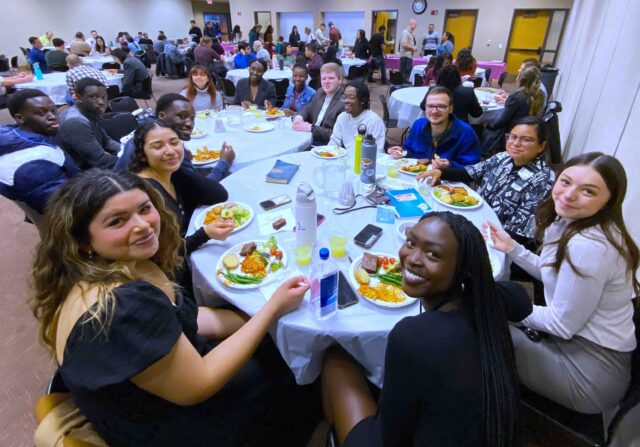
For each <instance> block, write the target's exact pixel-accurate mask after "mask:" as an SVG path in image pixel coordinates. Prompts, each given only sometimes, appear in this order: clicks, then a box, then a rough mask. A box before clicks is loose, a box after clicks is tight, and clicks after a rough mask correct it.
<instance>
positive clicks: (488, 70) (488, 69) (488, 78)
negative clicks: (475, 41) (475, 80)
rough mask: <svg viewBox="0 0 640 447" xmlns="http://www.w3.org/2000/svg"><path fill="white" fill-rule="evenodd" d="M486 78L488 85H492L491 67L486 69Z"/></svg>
mask: <svg viewBox="0 0 640 447" xmlns="http://www.w3.org/2000/svg"><path fill="white" fill-rule="evenodd" d="M484 80H485V81H487V85H488V86H489V87H491V67H487V68H485V69H484Z"/></svg>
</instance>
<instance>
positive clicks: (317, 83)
mask: <svg viewBox="0 0 640 447" xmlns="http://www.w3.org/2000/svg"><path fill="white" fill-rule="evenodd" d="M309 87H311V88H312V89H314V90H318V89H319V88H320V87H322V84H321V83H320V78H314V79H312V80H310V81H309Z"/></svg>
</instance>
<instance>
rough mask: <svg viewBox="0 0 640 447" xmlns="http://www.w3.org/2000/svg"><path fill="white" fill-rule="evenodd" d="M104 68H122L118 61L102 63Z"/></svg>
mask: <svg viewBox="0 0 640 447" xmlns="http://www.w3.org/2000/svg"><path fill="white" fill-rule="evenodd" d="M102 69H103V70H120V64H118V63H116V62H105V63H103V64H102Z"/></svg>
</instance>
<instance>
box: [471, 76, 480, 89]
mask: <svg viewBox="0 0 640 447" xmlns="http://www.w3.org/2000/svg"><path fill="white" fill-rule="evenodd" d="M469 80H470V81H471V82H473V88H478V87H482V78H480V77H478V76H475V77H473V78H470V79H469Z"/></svg>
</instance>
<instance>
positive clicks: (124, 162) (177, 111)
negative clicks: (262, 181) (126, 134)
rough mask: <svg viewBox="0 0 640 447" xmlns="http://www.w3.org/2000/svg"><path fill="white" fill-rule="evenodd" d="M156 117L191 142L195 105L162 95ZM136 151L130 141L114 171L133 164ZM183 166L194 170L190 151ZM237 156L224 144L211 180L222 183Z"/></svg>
mask: <svg viewBox="0 0 640 447" xmlns="http://www.w3.org/2000/svg"><path fill="white" fill-rule="evenodd" d="M156 117H157V119H159V120H162V121H164V122H165V123H167V124H168V125H169V126H171V128H172V129H173V130H174V131H175V132H176V133H177V134H178V138H180V140H182V141H189V140H191V131H192V130H193V127H194V123H195V118H196V112H195V110H194V108H193V104H191V102H190V101H189V100H188V99H187V98H185V97H184V96H182V95H179V94H177V93H167V94H166V95H162V96H161V97H160V98H159V99H158V102H157V103H156ZM133 151H134V141H133V138H132V139H130V140H129V141H128V142H127V144H126V145H125V147H124V151H123V153H122V156H121V157H120V159H119V160H118V161H117V162H116V165H115V166H114V169H116V170H123V169H124V170H126V169H128V168H129V163H130V162H131V155H132V154H133ZM184 155H185V156H184V160H183V161H182V166H184V167H186V168H188V169H191V170H193V165H192V163H191V155H190V153H189V151H185V153H184ZM235 157H236V154H235V152H234V151H233V148H232V147H231V146H230V145H228V144H226V142H225V143H223V144H222V148H221V149H220V160H219V161H218V163H216V165H215V167H214V168H213V169H212V170H211V172H210V173H209V174H208V175H207V177H208V178H209V179H211V180H215V181H220V180H222V179H223V178H224V177H225V176H226V175H227V174H228V172H229V168H230V167H231V164H232V163H233V160H234V159H235Z"/></svg>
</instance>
